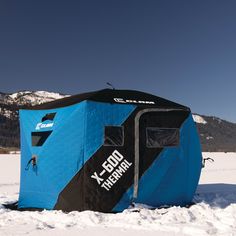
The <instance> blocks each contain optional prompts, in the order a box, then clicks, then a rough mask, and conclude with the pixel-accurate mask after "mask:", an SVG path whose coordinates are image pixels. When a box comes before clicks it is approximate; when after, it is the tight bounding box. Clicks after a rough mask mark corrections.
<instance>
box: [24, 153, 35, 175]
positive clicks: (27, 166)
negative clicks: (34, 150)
mask: <svg viewBox="0 0 236 236" xmlns="http://www.w3.org/2000/svg"><path fill="white" fill-rule="evenodd" d="M31 162H32V166H33V169H34V170H35V172H36V174H37V169H38V168H37V156H36V155H33V156H32V158H31V159H30V160H29V161H28V163H27V165H26V167H25V170H27V171H28V170H29V167H30V163H31Z"/></svg>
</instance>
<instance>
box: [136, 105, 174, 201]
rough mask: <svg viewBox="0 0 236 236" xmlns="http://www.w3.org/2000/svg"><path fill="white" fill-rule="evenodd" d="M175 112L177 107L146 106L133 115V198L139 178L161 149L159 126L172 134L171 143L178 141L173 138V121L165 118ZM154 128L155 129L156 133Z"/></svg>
mask: <svg viewBox="0 0 236 236" xmlns="http://www.w3.org/2000/svg"><path fill="white" fill-rule="evenodd" d="M176 112H178V110H177V109H158V108H148V109H144V110H141V111H139V112H138V113H137V115H136V117H135V145H134V148H135V160H134V191H133V199H134V200H135V199H136V198H137V196H138V182H139V178H140V177H141V176H142V174H143V173H144V172H145V171H146V170H147V169H148V167H149V166H150V165H151V164H152V162H153V161H154V159H155V158H156V157H157V156H158V154H159V153H160V152H161V151H162V149H163V147H161V145H160V146H158V142H159V140H160V142H161V141H162V139H163V138H162V137H161V135H158V132H159V131H160V129H159V128H163V129H166V130H164V132H166V131H167V132H170V135H172V136H173V137H172V142H173V144H174V142H176V141H178V140H177V139H175V137H177V135H178V134H177V135H176V136H175V132H178V130H177V129H174V128H171V124H172V123H173V124H174V123H175V122H174V121H173V122H172V121H170V119H168V118H167V117H171V116H172V117H174V116H173V114H174V113H176ZM171 113H173V114H171ZM168 127H170V129H168ZM155 129H157V132H156V133H155V131H156V130H155ZM161 131H162V130H161ZM152 135H154V137H157V138H156V140H152ZM150 137H151V139H150ZM158 137H159V138H158ZM158 139H159V140H158ZM153 142H154V143H153ZM155 142H156V143H155Z"/></svg>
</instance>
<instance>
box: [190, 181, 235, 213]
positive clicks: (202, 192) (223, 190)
mask: <svg viewBox="0 0 236 236" xmlns="http://www.w3.org/2000/svg"><path fill="white" fill-rule="evenodd" d="M195 201H196V202H197V203H199V202H205V203H207V204H209V205H210V206H212V207H220V208H222V209H223V208H226V207H228V206H229V205H230V204H233V203H236V184H224V183H215V184H200V185H199V186H198V188H197V191H196V196H195Z"/></svg>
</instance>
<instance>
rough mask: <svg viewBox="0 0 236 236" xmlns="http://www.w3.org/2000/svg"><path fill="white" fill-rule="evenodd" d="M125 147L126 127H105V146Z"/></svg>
mask: <svg viewBox="0 0 236 236" xmlns="http://www.w3.org/2000/svg"><path fill="white" fill-rule="evenodd" d="M123 145H124V127H123V126H105V134H104V146H123Z"/></svg>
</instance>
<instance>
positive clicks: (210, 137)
mask: <svg viewBox="0 0 236 236" xmlns="http://www.w3.org/2000/svg"><path fill="white" fill-rule="evenodd" d="M206 139H207V140H210V139H214V138H213V137H212V136H207V137H206Z"/></svg>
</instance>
